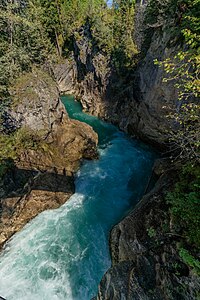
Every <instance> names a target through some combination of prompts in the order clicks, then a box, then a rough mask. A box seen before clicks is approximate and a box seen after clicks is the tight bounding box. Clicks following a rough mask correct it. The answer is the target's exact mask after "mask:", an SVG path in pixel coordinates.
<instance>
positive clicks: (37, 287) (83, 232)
mask: <svg viewBox="0 0 200 300" xmlns="http://www.w3.org/2000/svg"><path fill="white" fill-rule="evenodd" d="M62 100H63V103H64V104H65V106H66V109H67V111H68V113H69V115H70V117H71V118H76V119H78V120H81V121H84V122H86V123H88V124H90V125H91V126H93V128H94V130H95V131H96V132H97V133H98V135H99V154H100V158H99V160H97V161H85V162H84V163H83V165H82V166H81V168H80V170H79V172H78V173H77V176H76V193H75V194H74V195H73V196H72V197H71V198H70V200H69V201H67V202H66V203H65V204H64V205H63V206H61V207H60V208H58V209H56V210H48V211H45V212H43V213H41V214H40V215H38V216H37V217H36V218H35V219H34V220H32V221H31V222H30V223H29V224H27V225H26V226H25V227H24V229H23V230H22V231H21V232H19V233H17V234H15V235H14V236H13V238H12V239H11V240H10V242H9V243H8V245H7V247H6V250H5V251H4V252H3V253H2V254H1V256H0V295H1V296H3V297H5V298H6V299H7V300H36V299H38V300H47V299H48V300H90V299H91V298H92V297H93V296H95V294H96V292H97V286H98V283H99V281H100V279H101V277H102V276H103V274H104V272H105V271H106V270H107V269H108V268H109V267H110V265H111V261H110V256H109V245H108V239H109V232H110V229H111V228H112V226H113V225H114V224H116V223H117V222H118V221H119V220H120V219H121V218H122V217H123V216H124V215H125V214H126V213H127V212H128V211H129V210H130V208H132V207H133V206H134V205H135V204H136V203H137V201H138V200H139V198H140V197H141V195H142V194H143V192H144V189H145V188H146V185H147V182H148V179H149V176H150V174H151V170H152V165H153V162H154V159H155V153H154V152H153V151H152V150H151V149H150V148H149V147H148V146H146V145H144V144H143V143H141V142H138V141H136V140H132V139H130V138H129V137H128V136H127V135H125V134H124V133H122V132H120V131H119V130H118V129H117V128H116V127H114V126H113V125H110V124H107V123H105V122H103V121H101V120H99V119H98V118H96V117H92V116H89V115H86V114H84V113H83V112H82V111H81V106H80V104H79V103H78V102H76V101H74V99H73V97H70V96H68V97H67V96H65V97H63V98H62Z"/></svg>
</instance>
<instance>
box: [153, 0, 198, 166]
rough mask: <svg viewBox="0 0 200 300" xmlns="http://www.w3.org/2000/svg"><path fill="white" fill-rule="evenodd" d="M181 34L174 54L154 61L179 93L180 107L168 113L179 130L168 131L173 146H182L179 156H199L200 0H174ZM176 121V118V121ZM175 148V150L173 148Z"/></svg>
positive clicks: (166, 79)
mask: <svg viewBox="0 0 200 300" xmlns="http://www.w3.org/2000/svg"><path fill="white" fill-rule="evenodd" d="M172 2H173V5H175V7H176V11H177V18H178V22H179V27H178V28H179V35H182V40H183V42H184V44H185V45H184V47H183V50H180V51H179V52H178V53H177V54H176V55H175V57H174V58H167V59H166V60H165V61H161V62H159V61H158V60H155V64H158V65H159V66H160V67H163V68H164V70H165V72H166V77H165V78H164V79H163V81H164V82H169V81H172V82H173V83H174V85H175V87H176V88H177V90H178V93H179V96H178V98H179V101H180V105H179V109H178V110H176V111H172V112H171V113H170V115H169V117H170V118H171V120H172V121H173V123H176V125H177V126H176V130H173V129H172V131H171V132H170V133H169V135H170V141H171V143H172V147H173V148H175V149H177V148H178V147H179V149H180V151H181V152H180V156H179V157H180V158H182V159H186V160H191V159H193V160H196V161H198V162H199V160H200V151H199V149H200V142H199V140H200V123H199V114H200V103H199V99H200V9H199V7H200V0H196V1H190V0H184V1H179V0H176V1H175V0H174V1H172ZM174 121H175V122H174ZM173 148H172V150H173Z"/></svg>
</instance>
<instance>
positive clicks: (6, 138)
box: [0, 127, 42, 164]
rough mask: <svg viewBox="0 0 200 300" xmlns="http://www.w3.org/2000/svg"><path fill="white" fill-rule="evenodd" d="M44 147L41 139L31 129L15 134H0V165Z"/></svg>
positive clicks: (23, 129) (24, 129)
mask: <svg viewBox="0 0 200 300" xmlns="http://www.w3.org/2000/svg"><path fill="white" fill-rule="evenodd" d="M39 147H42V142H41V137H40V135H39V134H37V133H36V132H35V131H32V130H31V129H29V128H24V127H23V128H20V129H19V130H17V131H16V132H15V133H13V134H10V135H6V134H0V164H3V163H4V162H5V161H6V160H16V159H18V157H19V156H20V154H21V153H22V151H24V150H29V149H33V150H36V149H38V148H39Z"/></svg>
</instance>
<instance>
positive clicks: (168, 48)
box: [55, 1, 177, 147]
mask: <svg viewBox="0 0 200 300" xmlns="http://www.w3.org/2000/svg"><path fill="white" fill-rule="evenodd" d="M143 2H144V1H143ZM143 2H142V5H143ZM138 5H139V4H138ZM138 11H140V19H143V17H142V16H141V14H144V11H145V9H144V8H143V9H142V10H141V9H140V10H138ZM138 14H139V12H138ZM137 30H138V31H139V29H137ZM139 35H140V33H139ZM137 40H139V41H138V47H141V43H142V41H141V39H140V38H139V37H137ZM151 41H152V42H150V43H149V46H148V47H147V48H148V50H147V51H146V53H145V56H144V58H143V59H142V60H141V61H140V63H139V64H138V66H137V68H136V69H135V70H132V71H130V70H127V72H125V73H126V74H123V76H121V77H120V76H119V74H117V73H116V70H115V68H114V67H113V65H112V62H111V58H109V57H107V58H106V55H105V54H104V53H103V52H101V51H100V49H98V48H97V46H95V45H94V44H93V37H92V34H91V32H90V28H89V26H86V27H85V28H84V29H81V30H80V32H79V38H78V39H76V38H74V40H73V56H72V57H71V59H70V60H65V61H64V63H62V64H59V65H57V66H56V67H55V78H56V80H57V82H58V86H59V89H60V91H61V92H64V93H69V94H74V95H76V96H77V98H78V99H80V101H81V103H82V105H83V108H84V109H85V110H86V111H88V112H89V113H91V114H94V115H97V116H100V117H102V118H105V119H106V120H108V121H110V122H113V123H115V124H117V125H118V126H119V127H120V128H121V129H122V130H125V131H126V132H128V133H129V134H131V135H137V136H139V137H140V138H141V139H143V140H145V141H148V142H150V143H152V144H155V145H157V146H161V147H162V145H164V144H165V142H166V140H167V139H168V136H167V134H166V131H167V129H169V128H170V127H171V125H172V124H170V122H169V119H168V118H167V117H166V116H167V115H168V114H169V112H170V111H171V110H174V109H176V106H177V103H176V101H177V91H176V90H175V88H174V86H173V84H172V83H170V82H168V83H163V81H162V80H163V77H165V76H166V74H164V71H163V70H162V69H161V68H159V67H158V66H157V65H155V64H154V60H155V59H160V60H164V59H165V58H167V57H173V56H174V53H175V52H176V51H177V46H176V43H175V42H174V41H172V40H171V35H170V33H166V28H165V25H164V24H163V26H161V27H159V28H155V29H154V33H153V35H152V37H151ZM173 43H174V44H173ZM91 45H92V46H91ZM144 46H145V43H144V44H143V47H144Z"/></svg>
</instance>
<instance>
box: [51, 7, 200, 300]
mask: <svg viewBox="0 0 200 300" xmlns="http://www.w3.org/2000/svg"><path fill="white" fill-rule="evenodd" d="M145 7H146V1H142V2H141V1H138V4H137V12H136V14H137V15H136V19H137V17H138V18H141V19H142V20H143V17H142V16H141V14H144V12H145ZM139 14H140V16H139ZM167 22H168V24H167V23H166V20H165V19H162V18H161V20H160V21H159V22H157V23H156V24H154V26H152V27H150V26H149V27H150V33H149V37H148V39H146V40H145V37H144V36H142V37H140V39H139V41H138V47H144V48H145V50H144V51H143V57H142V59H141V60H140V61H139V63H138V64H137V67H136V68H135V70H134V71H133V72H129V71H128V70H127V74H126V76H124V77H120V76H118V75H119V74H118V75H117V73H116V72H115V71H114V70H113V68H112V64H111V62H110V61H109V59H108V58H106V57H105V56H104V55H103V53H101V52H99V51H98V49H97V48H96V47H95V46H92V47H91V39H92V33H91V31H90V28H89V27H88V26H86V27H85V28H82V29H81V30H80V31H79V32H78V33H79V39H78V40H76V39H74V40H73V49H74V52H73V57H72V59H71V60H70V61H68V60H65V61H64V62H63V63H62V65H57V66H56V67H55V69H54V72H55V73H54V74H55V78H56V80H57V83H58V86H59V89H60V91H61V93H69V94H70V93H72V94H74V95H76V97H77V98H78V99H79V100H80V101H81V103H82V105H83V108H84V110H85V111H86V112H89V113H90V114H93V115H96V116H99V117H101V118H103V119H105V120H107V121H109V122H112V123H114V124H116V125H117V126H119V128H120V129H122V130H124V131H126V132H127V133H129V134H130V135H133V136H137V137H139V138H140V139H142V140H144V141H146V142H148V143H150V144H152V145H153V146H155V147H156V148H157V149H158V150H161V151H166V149H167V143H168V139H169V135H168V133H169V132H170V130H171V129H172V128H175V127H174V126H175V124H173V123H172V122H171V121H170V119H169V118H168V117H167V116H168V115H169V114H170V112H172V111H175V110H177V109H178V107H179V105H180V102H178V100H177V99H178V94H177V93H178V92H177V89H176V88H175V87H174V82H173V81H168V82H164V81H163V78H164V77H165V76H166V74H165V72H164V69H163V68H160V67H159V66H158V65H156V64H155V63H154V60H155V59H158V60H165V59H166V58H167V57H173V56H174V55H175V53H177V51H178V49H179V46H180V45H179V43H178V40H177V37H176V36H174V35H173V34H172V32H171V31H170V30H167V29H166V28H168V27H169V23H170V26H172V27H173V26H175V22H176V21H175V19H174V18H171V19H170V21H169V20H167ZM140 26H141V24H140ZM140 30H141V28H140ZM141 39H142V40H143V43H142V46H141ZM145 43H146V44H145ZM154 172H155V174H156V178H159V179H158V181H157V183H156V185H155V187H154V188H153V190H151V191H150V192H149V193H148V194H146V195H145V196H144V198H143V199H142V200H141V201H140V203H139V204H138V205H137V206H136V208H135V209H134V210H133V211H132V212H131V213H130V214H129V215H128V216H127V217H126V218H125V219H124V220H122V221H121V222H120V223H119V224H117V225H116V226H115V227H114V228H113V230H112V231H111V236H110V252H111V257H112V267H111V268H110V269H109V270H108V272H107V273H106V274H105V276H104V277H103V279H102V281H101V283H100V285H99V292H98V296H97V297H96V298H95V299H97V300H103V299H115V300H117V299H119V300H120V299H141V300H144V299H152V300H153V299H156V300H161V299H172V300H173V299H187V300H190V299H198V295H199V291H200V281H199V277H198V275H197V274H196V273H195V272H193V268H191V266H189V265H187V264H186V263H185V262H183V260H182V259H181V258H180V255H179V253H178V250H177V249H178V245H179V244H180V242H181V240H182V237H181V236H179V235H178V234H177V233H176V229H177V228H175V227H174V226H175V225H174V222H173V217H172V216H171V214H170V212H169V206H168V205H167V204H166V200H165V197H166V193H167V191H169V190H170V189H172V186H173V182H174V180H175V177H176V172H177V170H176V169H174V168H173V167H171V164H170V162H169V161H165V159H164V160H163V161H162V160H161V161H159V162H157V164H156V166H155V168H154ZM172 173H174V177H173V176H172Z"/></svg>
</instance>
